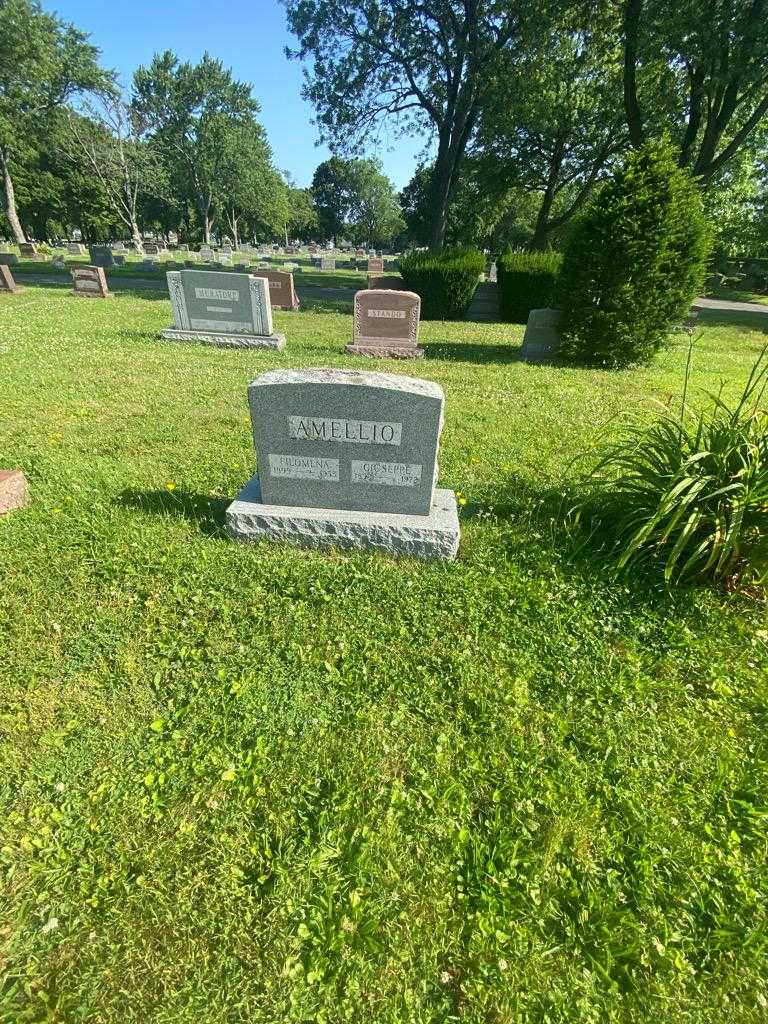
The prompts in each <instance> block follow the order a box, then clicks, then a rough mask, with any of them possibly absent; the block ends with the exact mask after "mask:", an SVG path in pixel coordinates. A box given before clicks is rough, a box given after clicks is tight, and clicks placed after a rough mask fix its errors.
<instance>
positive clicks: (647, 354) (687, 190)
mask: <svg viewBox="0 0 768 1024" xmlns="http://www.w3.org/2000/svg"><path fill="white" fill-rule="evenodd" d="M710 248H711V241H710V232H709V229H708V226H707V222H706V219H705V215H704V211H703V207H702V201H701V194H700V191H699V188H698V186H697V185H696V183H695V181H694V180H693V178H692V177H691V176H690V174H688V172H687V171H684V170H681V169H680V168H679V167H678V166H677V164H676V162H675V159H674V157H673V155H672V151H671V150H670V148H669V146H668V145H667V144H666V143H657V144H654V145H649V146H646V147H644V148H643V149H641V150H637V151H636V152H633V153H631V154H630V155H629V157H628V158H627V160H626V163H625V164H624V166H623V167H622V168H621V169H620V170H619V171H618V172H617V173H616V175H615V176H614V177H613V179H611V181H609V182H608V183H607V184H606V185H605V186H604V187H603V188H602V189H601V191H600V192H599V194H598V196H597V197H596V199H595V200H594V202H593V203H592V205H591V206H590V208H589V209H588V210H587V212H586V213H585V214H584V216H583V217H582V218H581V220H580V221H579V223H578V224H577V225H576V226H575V228H574V230H573V231H572V233H571V237H570V240H569V242H568V243H567V245H566V249H565V254H564V259H563V269H562V273H561V275H560V283H559V287H558V295H557V304H558V305H559V307H560V308H561V309H562V311H563V319H562V337H563V345H562V354H563V355H564V356H566V357H569V358H571V359H575V360H578V361H580V362H585V363H597V364H601V365H605V366H627V365H629V364H631V363H638V362H647V361H648V360H649V359H651V358H652V356H653V355H654V354H655V353H656V352H657V351H658V350H659V348H661V346H662V345H663V344H664V343H665V341H666V339H667V337H668V335H669V332H670V330H671V328H672V327H673V326H674V325H675V324H676V323H679V322H680V321H682V320H683V319H685V317H686V316H687V315H688V312H689V310H690V307H691V302H692V301H693V299H694V298H695V297H696V295H697V294H698V293H699V291H700V289H701V287H702V285H703V283H704V279H705V276H706V270H707V264H708V260H709V255H710Z"/></svg>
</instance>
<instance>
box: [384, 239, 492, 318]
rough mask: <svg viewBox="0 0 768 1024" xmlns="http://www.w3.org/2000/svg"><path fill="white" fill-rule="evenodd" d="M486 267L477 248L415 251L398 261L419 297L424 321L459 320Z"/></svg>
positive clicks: (413, 290)
mask: <svg viewBox="0 0 768 1024" xmlns="http://www.w3.org/2000/svg"><path fill="white" fill-rule="evenodd" d="M484 269H485V257H484V256H483V254H482V253H481V252H478V250H477V249H445V250H443V252H439V253H432V252H414V253H411V254H410V255H408V256H404V257H403V258H402V259H401V260H400V275H401V277H402V278H403V280H404V281H405V285H406V288H408V290H409V291H412V292H416V294H417V295H418V296H420V298H421V316H422V319H423V320H461V319H462V318H463V317H464V315H465V314H466V312H467V310H468V309H469V304H470V302H471V301H472V296H473V295H474V294H475V288H476V287H477V282H478V280H479V278H480V274H481V273H482V272H483V270H484Z"/></svg>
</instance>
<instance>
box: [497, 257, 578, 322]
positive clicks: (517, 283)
mask: <svg viewBox="0 0 768 1024" xmlns="http://www.w3.org/2000/svg"><path fill="white" fill-rule="evenodd" d="M562 263H563V257H562V254H561V253H559V252H508V253H505V255H504V256H502V257H501V258H500V259H499V260H498V261H497V264H496V269H497V272H498V278H499V306H500V309H501V319H502V320H507V321H509V322H511V323H516V324H524V323H527V322H528V314H529V313H530V311H531V310H532V309H545V308H547V307H549V306H551V305H552V303H553V301H554V294H555V290H556V288H557V282H558V278H559V276H560V268H561V266H562Z"/></svg>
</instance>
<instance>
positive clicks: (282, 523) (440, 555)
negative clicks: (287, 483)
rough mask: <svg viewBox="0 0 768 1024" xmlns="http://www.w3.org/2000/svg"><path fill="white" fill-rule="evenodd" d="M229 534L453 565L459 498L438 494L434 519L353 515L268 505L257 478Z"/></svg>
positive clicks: (237, 506) (239, 502)
mask: <svg viewBox="0 0 768 1024" xmlns="http://www.w3.org/2000/svg"><path fill="white" fill-rule="evenodd" d="M226 527H227V531H228V532H229V534H230V535H231V536H232V537H235V538H236V539H238V540H243V541H260V540H268V541H284V542H286V543H289V544H298V545H300V546H301V547H308V548H319V549H328V548H342V549H346V550H351V549H362V550H369V551H382V552H385V553H387V554H390V555H394V556H401V557H402V556H404V557H411V558H425V559H443V560H445V561H452V560H453V559H454V558H455V557H456V554H457V552H458V550H459V537H460V530H459V517H458V511H457V507H456V495H455V494H454V492H453V491H449V490H442V489H440V490H436V491H435V494H434V500H433V503H432V508H431V509H430V512H429V515H426V516H416V515H397V514H394V513H391V512H352V511H347V510H342V509H327V508H297V507H296V506H285V505H267V504H265V503H264V502H263V500H262V497H261V490H260V485H259V477H258V474H257V475H256V476H254V477H252V478H251V480H250V481H249V482H248V483H247V484H246V486H245V487H244V488H243V490H242V491H241V492H240V493H239V494H238V496H237V498H236V499H235V501H234V502H232V504H231V505H230V506H229V508H228V509H227V513H226Z"/></svg>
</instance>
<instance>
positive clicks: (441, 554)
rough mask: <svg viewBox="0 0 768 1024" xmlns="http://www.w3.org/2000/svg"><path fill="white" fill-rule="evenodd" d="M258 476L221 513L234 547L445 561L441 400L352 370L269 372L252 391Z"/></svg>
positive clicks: (449, 532)
mask: <svg viewBox="0 0 768 1024" xmlns="http://www.w3.org/2000/svg"><path fill="white" fill-rule="evenodd" d="M248 399H249V403H250V407H251V420H252V424H253V437H254V444H255V447H256V453H257V459H258V473H257V474H256V475H255V476H254V477H253V478H252V479H251V480H250V481H249V482H248V484H246V486H245V487H244V488H243V490H242V491H241V492H240V494H239V495H238V497H237V499H236V500H235V501H234V502H233V503H232V504H231V505H230V506H229V508H228V509H227V514H226V523H227V529H228V530H229V532H230V534H231V535H232V536H234V537H237V538H239V539H241V540H251V541H255V540H273V541H287V542H290V543H295V544H300V545H302V546H305V547H317V548H326V547H341V548H363V549H373V550H378V551H386V552H389V553H391V554H398V555H412V556H415V557H420V558H441V559H453V558H455V557H456V553H457V550H458V545H459V521H458V513H457V505H456V496H455V494H454V492H453V491H449V490H437V489H436V488H435V482H436V479H437V470H438V467H437V453H438V445H439V439H440V431H441V429H442V425H443V402H444V398H443V392H442V389H441V388H440V387H439V386H438V385H437V384H434V383H432V382H431V381H426V380H419V379H417V378H413V377H402V376H396V375H394V374H382V373H362V372H358V371H354V370H333V369H316V370H271V371H269V372H268V373H265V374H262V375H261V376H260V377H258V378H257V379H256V380H255V381H253V383H252V384H251V385H250V387H249V389H248Z"/></svg>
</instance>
